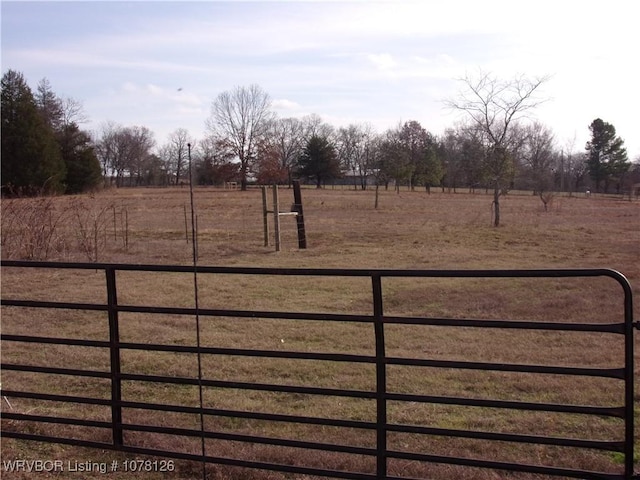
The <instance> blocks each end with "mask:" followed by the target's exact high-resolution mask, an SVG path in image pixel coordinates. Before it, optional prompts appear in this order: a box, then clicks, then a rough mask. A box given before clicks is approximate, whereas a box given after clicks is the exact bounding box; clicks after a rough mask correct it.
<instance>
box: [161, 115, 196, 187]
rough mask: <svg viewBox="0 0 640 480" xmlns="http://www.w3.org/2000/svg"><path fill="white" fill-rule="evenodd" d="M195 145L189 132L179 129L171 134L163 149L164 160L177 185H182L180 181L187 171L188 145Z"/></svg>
mask: <svg viewBox="0 0 640 480" xmlns="http://www.w3.org/2000/svg"><path fill="white" fill-rule="evenodd" d="M189 143H190V144H192V145H195V140H194V139H193V138H191V137H190V136H189V132H188V131H187V130H185V129H184V128H178V129H176V130H175V131H173V132H172V133H171V134H169V141H168V142H167V143H166V145H164V147H163V148H162V150H161V151H162V156H163V157H164V158H163V160H164V161H165V163H166V164H167V166H168V170H169V171H170V172H171V173H172V174H173V175H174V177H175V184H176V185H180V180H181V179H182V177H183V176H184V171H185V170H186V169H187V161H188V159H187V155H188V147H187V144H189Z"/></svg>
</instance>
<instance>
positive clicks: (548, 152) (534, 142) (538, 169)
mask: <svg viewBox="0 0 640 480" xmlns="http://www.w3.org/2000/svg"><path fill="white" fill-rule="evenodd" d="M525 131H526V136H525V139H524V145H523V148H522V154H521V158H522V160H523V162H524V164H525V167H526V168H527V170H528V173H529V175H530V179H531V187H533V193H534V195H535V194H538V195H540V198H541V199H542V201H543V202H544V198H543V195H546V194H545V192H549V190H551V189H552V186H553V175H554V167H555V166H556V160H557V159H558V156H557V155H556V151H555V149H554V137H553V132H552V131H551V129H550V128H548V127H546V126H545V125H543V124H541V123H540V122H534V123H532V124H531V125H528V126H527V127H526V129H525ZM545 207H546V203H545Z"/></svg>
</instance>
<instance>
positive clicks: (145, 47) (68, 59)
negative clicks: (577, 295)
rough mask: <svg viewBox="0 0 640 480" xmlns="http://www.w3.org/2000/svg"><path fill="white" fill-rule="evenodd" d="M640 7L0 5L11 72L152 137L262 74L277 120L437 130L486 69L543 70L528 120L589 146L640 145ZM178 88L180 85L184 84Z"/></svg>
mask: <svg viewBox="0 0 640 480" xmlns="http://www.w3.org/2000/svg"><path fill="white" fill-rule="evenodd" d="M639 10H640V7H638V6H636V2H634V1H631V0H627V1H623V0H610V1H608V2H606V3H604V2H602V1H598V2H595V1H591V0H583V1H573V0H563V1H558V0H555V1H548V0H539V1H537V2H526V3H525V2H517V1H513V0H511V1H497V0H485V1H483V2H478V1H460V0H448V1H438V0H432V1H415V2H409V1H395V2H391V1H388V2H372V1H354V2H337V1H333V2H329V1H316V2H302V1H289V2H242V1H233V2H230V1H227V2H222V1H220V2H214V1H200V2H169V1H164V2H151V1H128V2H115V1H102V2H98V1H95V2H94V1H84V2H79V1H67V2H31V1H20V2H12V1H2V4H1V14H2V70H3V72H5V71H6V70H7V69H9V68H11V69H14V70H18V71H20V72H22V73H23V74H24V75H25V77H26V78H27V80H28V81H29V83H30V85H31V86H32V88H34V89H35V87H36V85H37V83H38V81H39V80H40V79H41V78H43V77H47V78H48V79H49V81H50V83H51V85H52V87H53V90H54V91H55V92H56V93H57V94H59V95H61V96H69V97H73V98H75V99H77V100H79V101H80V102H82V104H83V105H84V110H85V112H86V114H87V116H88V117H89V122H88V123H87V124H85V125H84V128H86V129H90V130H95V131H98V130H99V128H100V125H101V124H102V123H104V122H106V121H114V122H117V123H119V124H122V125H125V126H131V125H142V126H146V127H148V128H150V129H151V130H152V131H153V132H154V133H155V139H156V141H157V143H158V144H159V145H161V144H163V143H165V142H166V139H167V135H168V134H169V133H171V132H172V131H174V130H175V129H177V128H186V129H187V130H189V132H190V134H191V135H192V136H193V137H196V138H202V137H203V136H204V133H205V120H206V119H207V117H208V116H209V114H210V107H211V103H212V101H213V100H214V99H215V97H216V96H217V95H218V94H219V93H221V92H223V91H225V90H229V89H231V88H233V87H235V86H238V85H249V84H251V83H257V84H258V85H260V86H261V87H262V88H263V89H264V90H265V91H267V92H268V93H269V95H270V96H271V98H272V100H273V107H274V110H275V111H276V112H277V113H278V115H280V116H282V117H287V116H298V117H300V116H303V115H306V114H310V113H316V114H318V115H320V116H321V117H322V118H323V119H324V120H325V121H326V122H328V123H331V124H333V125H335V126H341V125H347V124H349V123H364V122H368V123H370V124H372V126H373V127H374V128H375V129H376V130H377V131H379V132H382V131H383V130H385V129H386V128H389V127H394V126H396V125H397V124H398V122H401V121H406V120H418V121H419V122H420V123H421V124H422V125H423V126H424V127H425V128H427V129H428V130H430V131H431V132H433V133H436V134H439V133H441V132H442V131H443V130H444V128H446V127H448V126H452V125H453V124H454V123H455V122H456V120H457V119H458V118H459V114H457V113H455V112H451V111H450V110H447V109H446V108H445V107H444V105H443V100H444V99H446V98H449V97H451V96H453V95H455V93H456V92H457V91H458V90H459V89H460V87H461V84H460V83H459V81H457V80H456V79H457V78H460V77H462V76H464V75H465V74H467V73H470V74H473V73H474V72H478V71H479V70H480V69H482V70H483V71H487V72H493V73H495V74H496V75H498V76H500V77H504V78H510V77H513V76H514V75H516V74H526V75H528V76H531V77H534V76H543V75H550V76H551V78H550V80H548V81H547V82H546V83H545V85H544V88H543V90H542V94H543V95H544V96H545V97H547V98H549V100H548V101H547V102H546V103H545V104H544V105H542V106H541V107H539V108H538V109H537V110H536V111H535V117H536V118H537V119H538V120H540V121H542V122H543V123H545V124H546V125H548V126H549V127H551V128H552V129H553V130H554V132H556V137H557V141H558V144H559V145H560V146H563V147H568V146H569V145H570V144H572V143H573V148H574V151H582V150H583V148H584V144H585V142H586V141H587V140H588V137H589V132H588V125H589V124H590V123H591V121H592V120H593V119H595V118H597V117H600V118H602V119H603V120H605V121H608V122H610V123H612V124H613V125H614V126H615V127H616V129H617V131H618V134H619V135H620V136H621V137H622V138H623V139H624V140H625V144H626V146H627V150H628V153H629V156H630V158H631V159H635V158H637V157H639V156H640V120H638V118H640V116H639V115H638V112H640V95H638V93H637V86H636V84H637V82H638V77H637V46H638V45H640V33H638V32H639V31H640V29H638V26H637V18H638V13H639ZM179 89H181V90H179Z"/></svg>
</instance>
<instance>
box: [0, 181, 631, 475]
mask: <svg viewBox="0 0 640 480" xmlns="http://www.w3.org/2000/svg"><path fill="white" fill-rule="evenodd" d="M302 195H303V203H304V213H305V222H306V231H307V242H308V248H307V249H306V250H298V248H297V239H296V229H295V222H294V220H293V219H290V218H286V217H285V218H283V219H282V247H283V250H282V251H281V252H279V253H276V252H274V248H273V246H268V247H265V246H264V245H263V231H262V203H261V194H260V191H259V190H258V189H251V190H249V191H247V192H241V191H237V190H220V189H212V188H197V189H196V190H195V202H196V212H197V219H198V222H197V223H198V262H199V264H200V265H217V266H261V267H306V268H315V267H336V268H393V269H529V268H535V269H543V268H611V269H615V270H618V271H620V272H621V273H622V274H624V275H625V276H626V277H627V278H628V279H629V281H630V282H631V285H632V287H633V288H634V291H635V292H637V288H638V285H639V284H640V202H638V201H629V200H628V199H621V198H619V197H605V196H598V195H592V196H591V197H589V198H586V197H584V196H580V195H575V196H573V197H568V196H559V195H558V196H556V197H555V198H554V200H553V202H552V204H551V206H550V207H549V211H546V212H545V211H544V208H543V206H542V202H541V201H540V199H539V198H538V197H536V196H533V195H531V194H530V192H529V193H526V192H513V193H510V194H508V195H506V196H505V197H503V198H502V200H501V216H502V223H503V224H502V226H501V227H499V228H494V227H492V226H491V200H492V197H491V195H485V194H484V193H467V192H466V191H465V193H457V194H453V193H432V194H430V195H428V194H426V193H425V192H424V191H421V190H417V191H415V192H410V191H406V190H403V191H401V192H400V194H396V193H395V192H393V191H391V190H390V191H381V192H380V200H379V208H378V209H374V193H373V191H364V192H363V191H354V190H348V189H346V188H344V189H331V188H327V189H322V190H316V189H303V191H302ZM280 201H281V204H282V207H281V208H282V210H288V205H289V204H290V203H293V193H292V191H291V190H288V189H286V188H281V189H280ZM38 202H40V204H38ZM188 206H189V194H188V190H187V189H186V188H184V189H181V188H172V189H119V190H108V191H105V192H101V193H99V194H97V195H95V196H92V197H89V196H83V197H59V198H54V199H50V200H46V201H45V200H30V199H17V200H6V199H3V200H2V209H3V212H2V213H3V217H2V227H3V230H2V239H3V251H2V255H3V258H16V257H17V256H20V255H24V253H25V250H21V249H22V248H23V245H22V244H20V242H18V241H17V238H19V237H20V235H27V233H24V232H30V231H31V232H33V231H35V229H34V228H33V227H34V224H38V222H40V223H42V224H44V225H48V226H49V227H50V229H49V230H50V231H49V233H50V235H46V245H47V248H48V252H49V255H48V256H49V259H52V260H63V261H88V260H95V259H97V260H98V261H99V262H114V263H140V264H172V265H173V264H176V265H189V264H190V263H191V259H192V257H191V255H192V253H191V243H190V242H189V241H188V240H189V238H188V233H185V214H186V213H188V212H187V209H188ZM38 209H39V210H38ZM30 222H31V224H30ZM54 227H55V228H54ZM187 227H189V225H188V222H187ZM21 232H22V233H21ZM32 236H33V235H32ZM33 237H34V238H35V236H33ZM40 240H41V241H42V238H40ZM32 244H33V245H39V244H38V241H37V238H36V239H35V240H32ZM272 245H273V243H272ZM31 253H32V254H33V255H34V256H36V257H37V249H32V251H31ZM385 282H386V280H385ZM119 289H120V294H121V298H119V301H120V302H121V303H123V304H127V303H137V304H153V305H165V306H192V305H193V285H192V278H191V276H190V275H186V274H170V275H141V274H138V273H135V272H131V273H124V274H122V275H121V277H119ZM2 290H3V296H4V297H11V298H31V299H43V300H44V299H49V300H60V301H65V300H67V301H79V302H93V301H104V278H103V276H100V275H98V274H97V273H96V272H93V271H83V272H77V271H74V272H65V271H55V272H54V271H47V270H43V271H24V270H18V269H11V268H5V269H3V272H2ZM199 290H200V295H201V306H203V307H205V308H207V307H208V308H242V309H256V310H258V309H259V310H269V309H274V310H279V311H297V312H327V313H347V314H367V313H370V312H371V309H372V306H371V299H370V285H369V284H367V282H366V281H365V279H358V278H353V279H348V278H344V279H339V280H335V279H324V278H315V279H300V278H296V277H273V278H269V280H268V281H266V282H265V281H264V280H262V279H258V278H252V277H242V278H224V279H222V278H217V277H215V276H214V277H205V276H203V277H202V279H201V283H200V286H199ZM638 303H639V302H638V301H637V300H636V304H635V306H634V307H635V312H634V315H635V318H636V319H638V318H640V315H639V314H640V309H639V308H638ZM384 308H385V314H387V315H415V316H441V317H450V318H475V319H526V320H540V321H563V322H578V321H580V322H593V323H601V322H607V321H619V318H616V319H614V318H612V312H616V314H617V312H620V311H621V306H620V295H619V287H618V286H617V285H615V284H614V283H612V282H610V281H607V280H603V279H600V278H594V279H587V280H581V281H574V280H568V281H563V282H561V281H559V280H546V281H538V280H536V281H533V280H521V279H518V280H511V281H506V280H504V279H502V280H487V279H392V280H389V281H388V282H387V283H386V284H385V296H384ZM2 309H3V311H2V332H3V333H7V334H38V335H43V336H62V337H70V338H89V339H96V340H104V339H105V338H106V335H107V334H108V329H107V327H106V324H105V315H104V314H103V313H100V312H96V313H87V312H71V311H47V312H46V314H43V313H42V312H36V311H29V310H28V309H20V310H19V309H14V308H11V307H2ZM120 334H121V336H122V338H123V339H124V341H128V342H140V343H149V342H154V343H166V344H177V345H193V344H194V342H195V331H194V323H193V319H192V318H188V317H186V316H179V315H165V316H155V317H150V316H148V315H145V314H139V313H130V314H122V315H121V332H120ZM387 334H388V342H387V350H388V351H389V352H391V354H393V355H396V356H399V357H402V356H406V357H408V356H412V357H417V358H430V359H435V360H470V361H479V362H496V363H500V362H505V363H510V362H512V363H524V364H527V363H532V364H553V365H566V366H588V367H594V368H595V367H602V368H608V367H612V366H613V365H618V364H619V363H620V359H621V358H622V353H623V352H622V350H621V347H620V343H621V342H620V341H619V339H618V338H614V339H611V338H609V337H607V336H602V335H594V334H588V333H567V332H535V331H530V332H527V333H521V332H520V333H517V332H510V331H496V330H494V329H487V330H480V329H472V328H458V329H452V328H436V327H424V328H415V327H412V326H404V325H396V326H389V327H388V332H387ZM201 336H202V342H203V344H204V345H211V346H219V347H235V348H240V347H241V348H245V347H246V348H262V349H270V350H273V349H290V350H292V351H310V350H311V351H316V352H336V353H354V354H371V353H372V349H373V348H374V347H373V342H372V333H371V329H370V327H369V326H367V325H357V324H331V323H330V322H322V321H313V322H305V324H304V325H301V324H300V323H299V322H294V321H282V320H266V319H243V320H242V321H238V319H231V318H228V319H225V318H216V319H215V320H211V321H206V322H203V323H202V330H201ZM636 350H637V348H636ZM125 353H126V354H125V355H123V359H122V362H123V369H124V370H126V371H127V372H136V373H152V374H159V375H176V376H185V377H193V376H194V375H195V371H196V368H197V366H196V363H195V357H194V356H193V355H191V356H189V355H185V354H170V353H166V352H165V353H163V352H157V353H149V352H136V351H128V352H125ZM636 356H638V355H636ZM2 360H3V362H8V363H14V362H18V361H22V362H24V363H30V364H33V365H55V366H61V367H68V368H85V367H89V368H93V369H95V370H101V369H104V368H106V365H107V364H108V361H109V358H108V354H106V355H95V352H93V351H92V350H91V349H88V348H83V347H73V348H68V347H65V348H60V347H59V346H50V348H42V349H38V350H36V351H34V350H33V348H29V345H28V344H20V343H17V342H3V345H2ZM637 364H638V363H637V361H636V365H637ZM202 367H203V374H204V376H205V377H207V376H208V377H209V378H214V377H215V378H221V379H233V380H235V381H239V382H249V381H256V382H264V381H265V379H268V380H269V382H271V383H280V384H286V385H317V386H327V387H333V388H358V389H371V388H372V382H373V381H374V380H375V375H373V374H372V369H373V366H372V365H366V364H364V365H362V366H360V367H358V368H353V369H351V368H350V369H343V368H339V365H337V364H335V363H332V362H323V361H313V362H311V361H308V362H306V363H305V362H292V361H291V360H288V359H256V358H251V357H234V356H229V357H216V360H215V362H214V361H213V359H211V358H209V359H205V361H204V363H203V365H202ZM389 368H391V367H389ZM393 369H394V375H392V376H390V379H391V380H390V385H389V387H390V388H391V389H393V390H394V391H400V392H405V393H409V394H410V393H425V392H428V393H429V394H433V395H458V396H463V397H464V396H467V397H472V398H476V397H481V398H495V399H503V400H507V401H508V400H522V401H531V402H567V403H574V404H594V405H603V406H610V405H616V404H617V403H619V398H620V394H621V392H620V389H619V388H618V387H612V386H611V385H610V383H608V381H607V380H605V379H585V378H583V377H565V376H562V375H560V376H553V377H551V376H549V375H531V376H529V377H526V378H525V377H523V376H522V375H518V376H516V375H514V374H511V373H508V372H499V373H496V372H493V373H487V372H475V371H472V370H471V371H469V370H466V371H465V370H452V369H436V368H433V369H430V368H426V369H423V368H420V369H416V368H411V367H399V366H398V367H396V366H394V367H393ZM59 377H60V378H56V381H55V382H54V383H52V382H51V377H47V376H44V375H38V374H28V375H25V374H19V372H12V371H6V372H3V378H2V382H3V387H4V388H9V385H11V389H14V390H20V389H24V390H37V389H44V390H46V391H49V392H51V393H69V394H74V393H75V394H78V395H80V394H86V391H87V389H88V390H89V391H90V392H91V394H92V395H93V396H96V397H104V398H107V397H108V394H109V389H108V385H107V382H105V381H100V380H87V379H82V378H73V377H71V378H64V377H62V376H59ZM81 392H84V393H81ZM123 395H124V397H126V399H127V400H131V401H135V400H147V401H149V400H150V399H151V398H153V400H154V401H156V402H158V403H172V404H177V405H196V404H197V402H198V392H197V389H196V388H195V387H191V386H185V385H182V386H158V385H148V386H140V385H138V386H136V387H135V388H129V389H127V390H125V391H124V392H123ZM204 401H205V403H206V404H207V405H215V406H216V407H217V408H223V409H224V408H227V409H232V408H233V409H237V410H245V411H264V410H265V409H266V410H267V411H270V412H273V413H282V414H295V413H302V412H304V414H308V415H314V414H318V415H320V414H321V415H324V416H329V417H332V418H347V419H354V420H364V421H368V420H375V419H372V418H371V416H372V415H375V414H372V409H371V408H370V404H369V403H368V402H370V401H369V400H362V399H346V400H345V399H341V400H340V401H331V402H328V401H327V399H326V398H325V397H318V396H315V397H314V396H312V395H301V394H295V395H281V394H274V393H269V392H260V391H254V392H246V391H245V392H243V391H234V390H220V389H206V390H205V392H204ZM10 402H11V403H10V405H9V404H8V403H7V402H5V401H3V402H2V409H3V411H7V409H8V408H11V409H15V410H18V411H23V412H31V413H34V414H45V413H46V412H47V410H45V407H44V403H43V402H38V401H36V400H28V399H15V400H10ZM392 403H393V402H392ZM47 408H52V409H53V411H54V412H55V413H56V414H58V415H61V416H64V415H67V416H73V417H76V418H92V419H96V418H97V419H103V418H106V417H107V416H108V414H109V412H108V409H105V408H99V407H82V406H80V407H75V408H74V409H73V410H72V409H71V408H70V407H69V405H68V404H64V405H63V404H60V405H55V404H54V405H53V406H50V405H49V406H48V407H47ZM49 412H51V410H49ZM126 415H127V417H126V418H125V419H124V421H125V422H126V421H133V420H134V419H135V421H137V422H144V423H148V424H150V425H153V424H163V423H166V422H169V421H170V422H172V424H173V425H176V426H182V427H185V428H196V425H197V421H198V419H197V418H196V417H195V416H194V415H186V414H184V415H180V414H175V415H172V416H171V418H167V415H163V414H162V413H161V412H146V413H145V414H144V415H141V413H140V412H136V411H128V412H127V413H126ZM389 416H390V417H391V418H392V419H393V420H394V421H397V422H400V423H417V424H420V425H429V426H433V427H437V428H461V429H468V430H487V431H496V432H514V433H522V434H532V435H536V434H537V435H558V436H566V437H576V438H581V437H589V438H598V439H603V440H606V439H609V438H612V437H616V438H618V437H619V436H620V429H621V426H620V423H619V422H612V421H611V419H607V418H602V419H597V420H595V421H592V422H590V423H585V422H584V420H583V419H582V418H581V417H580V416H579V415H552V414H545V413H541V412H534V411H531V412H523V411H515V412H510V413H505V412H504V411H501V412H500V413H499V414H496V413H495V411H494V410H492V409H483V408H468V407H467V408H464V407H460V406H452V405H433V404H415V405H410V406H407V405H405V404H402V405H401V404H397V405H390V407H389ZM207 421H208V422H209V421H210V422H212V423H211V424H210V425H211V427H212V428H213V426H214V424H213V422H215V428H218V429H222V430H223V431H228V432H239V433H242V432H246V433H254V434H255V433H257V434H260V435H264V436H273V437H282V438H299V439H305V440H309V441H318V442H340V443H346V444H349V445H359V446H371V444H372V442H373V443H374V444H375V439H374V438H373V433H372V432H371V433H364V434H363V433H362V432H361V431H356V430H355V429H354V430H353V431H352V432H351V433H350V434H345V433H344V432H342V431H341V432H339V433H338V432H337V431H334V430H332V428H331V427H317V426H316V427H314V426H311V425H297V426H295V428H294V426H292V425H291V424H277V423H276V424H274V423H268V422H263V421H257V420H243V421H240V420H238V419H224V418H216V419H215V420H212V419H208V420H207ZM3 422H10V420H3ZM66 428H67V427H65V426H60V425H59V426H52V427H51V429H52V430H53V431H54V432H55V429H60V431H61V432H62V431H67V430H68V429H66ZM65 429H66V430H65ZM76 433H77V435H78V436H80V437H82V435H86V433H83V432H82V431H81V429H79V431H78V432H76ZM108 434H109V432H105V436H106V437H108ZM129 440H130V441H134V442H135V441H140V442H144V444H145V446H148V447H149V448H153V447H158V448H168V447H170V448H171V449H178V450H182V451H185V452H194V453H198V449H199V441H198V440H196V439H194V440H193V442H189V441H186V440H181V442H182V443H180V444H176V440H175V439H173V438H171V437H167V436H163V435H159V434H158V435H154V434H151V435H149V434H145V435H144V437H143V436H142V434H141V433H140V434H138V433H136V434H132V435H131V437H130V438H129ZM389 441H390V444H391V445H392V446H393V445H398V446H399V447H402V448H405V449H409V450H412V451H416V452H421V451H429V452H430V453H433V454H436V455H457V456H466V457H471V458H491V459H496V460H501V461H505V462H523V463H543V464H549V465H557V466H560V467H562V466H564V467H567V468H574V467H575V468H585V469H587V470H596V471H612V470H616V469H617V470H618V471H619V470H620V468H621V467H620V459H619V458H618V457H616V456H615V455H611V454H608V453H603V452H598V451H586V452H585V451H580V452H576V451H574V450H573V449H565V448H559V447H554V446H545V445H536V446H527V445H515V446H514V445H512V444H503V443H501V442H487V441H478V440H470V439H456V438H449V439H446V438H439V437H437V436H434V437H429V438H428V439H426V440H425V438H424V437H423V436H418V435H411V434H404V435H395V436H393V435H392V436H391V438H390V440H389ZM1 448H2V459H3V460H7V459H27V460H29V459H43V458H46V459H62V460H64V461H65V462H66V461H67V460H73V461H76V460H78V461H83V460H92V461H108V462H110V461H111V460H112V459H114V458H117V459H125V458H130V456H125V455H122V454H115V453H111V452H108V451H106V452H105V451H95V450H85V449H74V448H71V447H66V446H62V445H56V444H39V443H33V442H25V441H18V440H12V439H4V440H3V442H2V447H1ZM207 449H208V450H209V451H212V452H215V454H216V455H219V456H235V457H240V458H251V459H260V460H264V461H273V462H277V463H292V464H305V465H312V466H317V467H321V466H324V465H329V464H330V465H331V466H332V467H334V468H338V469H339V468H345V469H355V470H360V471H363V472H370V471H371V468H372V467H371V464H370V463H368V460H367V459H365V458H353V456H347V455H341V454H337V453H336V454H327V453H322V452H313V451H299V450H294V449H291V448H289V449H287V448H285V447H273V446H268V445H247V444H243V443H242V442H230V441H224V440H216V441H213V440H212V441H208V443H207ZM200 468H201V467H200V466H199V464H197V463H194V462H188V461H176V472H174V474H173V475H171V476H172V477H173V478H183V479H191V478H201V470H200ZM390 471H391V472H392V474H394V475H399V476H407V477H413V478H439V479H446V478H450V479H494V478H514V479H516V478H517V479H534V478H536V479H538V478H543V477H541V476H539V475H534V474H506V473H501V472H496V471H492V470H479V469H469V468H463V467H455V466H448V465H443V464H419V463H417V462H411V461H396V462H395V463H394V464H393V465H390ZM207 472H208V478H212V479H235V478H247V479H254V478H255V479H280V478H310V477H295V476H292V475H285V474H278V473H273V472H266V471H260V470H242V469H236V468H233V467H224V466H218V465H210V466H208V467H207ZM2 474H3V478H16V479H22V478H33V477H31V476H29V475H28V474H25V473H8V472H6V471H3V472H2ZM109 475H111V476H112V477H113V478H123V479H124V478H127V479H132V478H134V479H135V478H164V477H163V474H160V473H157V474H150V473H145V474H134V473H125V472H115V473H114V472H111V473H110V474H109ZM49 477H51V478H53V477H54V474H51V475H49V474H47V473H41V474H38V476H37V478H49ZM65 477H66V478H83V474H82V473H75V474H74V473H67V474H66V475H65Z"/></svg>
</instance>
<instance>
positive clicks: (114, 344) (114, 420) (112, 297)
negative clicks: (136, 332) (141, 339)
mask: <svg viewBox="0 0 640 480" xmlns="http://www.w3.org/2000/svg"><path fill="white" fill-rule="evenodd" d="M105 274H106V277H107V309H108V310H107V311H108V315H109V357H110V366H111V368H110V370H111V430H112V434H113V444H114V445H115V446H117V447H121V446H123V445H124V439H123V435H122V407H121V401H122V385H121V380H120V333H119V327H118V295H117V290H116V269H115V268H114V267H105Z"/></svg>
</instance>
